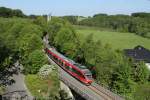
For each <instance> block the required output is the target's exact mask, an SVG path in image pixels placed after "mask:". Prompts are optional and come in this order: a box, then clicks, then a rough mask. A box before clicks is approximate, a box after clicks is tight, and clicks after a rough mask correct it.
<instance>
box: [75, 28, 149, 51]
mask: <svg viewBox="0 0 150 100" xmlns="http://www.w3.org/2000/svg"><path fill="white" fill-rule="evenodd" d="M75 28H76V30H77V33H78V35H79V38H80V40H81V41H83V40H84V39H85V37H86V36H87V35H89V34H93V38H94V40H95V41H97V40H100V41H101V42H102V44H110V45H111V47H112V48H113V49H120V50H122V49H128V48H134V47H135V46H137V45H141V46H144V47H145V48H148V49H150V39H147V38H143V37H141V36H138V35H135V34H134V33H123V32H122V33H121V32H114V31H112V30H109V31H106V29H98V28H94V27H82V26H81V27H79V26H75Z"/></svg>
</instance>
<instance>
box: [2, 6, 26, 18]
mask: <svg viewBox="0 0 150 100" xmlns="http://www.w3.org/2000/svg"><path fill="white" fill-rule="evenodd" d="M0 17H6V18H8V17H26V15H25V14H24V13H23V12H22V11H21V10H19V9H10V8H6V7H0Z"/></svg>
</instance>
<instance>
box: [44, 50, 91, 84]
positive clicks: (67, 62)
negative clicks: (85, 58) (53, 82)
mask: <svg viewBox="0 0 150 100" xmlns="http://www.w3.org/2000/svg"><path fill="white" fill-rule="evenodd" d="M45 52H46V53H47V54H48V56H49V57H50V58H51V59H52V60H53V61H54V62H55V63H57V64H58V65H59V66H60V67H62V68H63V69H64V70H66V71H67V72H68V73H69V74H71V75H72V76H73V77H75V78H76V79H78V80H79V81H81V82H82V83H84V84H86V85H90V84H91V83H92V82H93V78H92V74H91V72H90V71H89V70H88V69H87V68H86V67H85V66H83V65H81V64H78V63H75V62H74V61H73V60H71V59H68V58H67V57H65V56H63V55H62V54H60V53H58V52H57V51H56V50H55V49H53V48H46V49H45Z"/></svg>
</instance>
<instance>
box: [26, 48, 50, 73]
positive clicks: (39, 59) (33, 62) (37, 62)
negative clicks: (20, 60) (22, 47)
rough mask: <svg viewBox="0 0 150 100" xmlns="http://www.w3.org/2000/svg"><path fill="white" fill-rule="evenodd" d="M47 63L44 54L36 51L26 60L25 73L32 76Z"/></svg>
mask: <svg viewBox="0 0 150 100" xmlns="http://www.w3.org/2000/svg"><path fill="white" fill-rule="evenodd" d="M46 63H48V61H47V58H46V56H45V55H44V53H43V52H42V51H41V50H35V51H33V52H31V53H30V54H29V56H28V58H27V59H26V64H25V71H26V72H27V73H30V74H36V73H37V72H38V71H39V69H40V68H41V67H42V66H43V65H45V64H46Z"/></svg>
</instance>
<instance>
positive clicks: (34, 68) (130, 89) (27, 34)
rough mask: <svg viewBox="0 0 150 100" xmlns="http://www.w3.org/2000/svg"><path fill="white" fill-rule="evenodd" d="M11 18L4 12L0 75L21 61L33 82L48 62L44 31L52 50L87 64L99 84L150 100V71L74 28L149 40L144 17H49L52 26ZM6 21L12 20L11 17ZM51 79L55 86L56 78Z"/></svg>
mask: <svg viewBox="0 0 150 100" xmlns="http://www.w3.org/2000/svg"><path fill="white" fill-rule="evenodd" d="M12 11H13V10H12ZM0 12H3V13H4V12H7V10H4V11H3V9H2V11H0ZM11 14H12V13H11ZM11 14H10V13H9V12H8V14H7V15H4V16H1V18H0V27H1V28H0V34H1V35H0V57H1V59H0V70H1V71H3V70H5V69H6V68H7V67H11V65H12V64H13V62H15V61H14V60H19V61H20V62H21V63H22V64H23V66H24V73H25V74H26V75H28V76H29V77H30V78H31V79H34V78H35V77H34V75H35V74H37V73H38V71H39V69H40V68H41V66H43V65H44V64H47V63H48V61H47V58H46V56H45V55H44V53H43V52H42V49H43V48H44V46H43V43H42V37H43V35H44V34H43V33H45V32H46V33H48V34H49V43H50V45H53V46H54V47H56V49H57V50H58V51H59V52H61V53H62V54H64V55H65V56H67V57H69V58H71V59H73V60H75V61H76V62H79V63H81V64H83V65H86V66H87V67H88V68H89V69H90V70H91V72H92V73H93V77H95V80H96V82H97V83H98V84H100V85H103V86H104V87H105V88H107V89H109V90H111V91H113V92H114V93H117V94H120V95H121V96H123V97H124V98H126V99H127V100H144V99H149V98H150V95H149V91H150V85H149V84H150V72H149V70H148V69H147V67H146V66H145V64H144V62H139V63H137V64H134V60H133V59H131V58H127V57H126V56H125V55H124V53H123V52H122V51H121V50H113V49H112V46H111V45H109V44H103V41H101V40H97V41H94V39H93V34H89V35H87V36H86V38H85V39H84V40H83V41H81V40H80V39H79V35H78V34H77V31H76V29H75V28H74V26H73V25H72V24H79V25H86V26H95V27H103V28H106V29H109V28H110V29H113V30H115V31H121V32H131V34H132V33H134V34H137V35H140V36H142V37H146V38H149V35H148V34H149V32H150V31H149V29H150V28H149V27H150V23H149V22H150V20H149V19H148V18H147V14H146V15H145V13H142V14H141V13H134V14H132V16H124V15H113V16H109V15H106V14H98V15H94V16H93V17H89V18H87V19H83V20H81V21H77V22H72V20H68V17H65V18H63V17H56V16H53V17H52V19H51V21H49V22H47V20H46V19H45V17H43V16H38V17H36V18H34V19H31V18H30V17H26V18H22V16H21V17H20V15H19V16H16V15H14V14H12V15H11ZM23 15H24V14H23ZM10 16H15V17H13V18H9V17H10ZM3 17H5V18H3ZM71 17H72V16H71ZM139 23H140V24H139ZM55 78H56V79H55V81H56V80H57V76H56V77H55ZM57 81H58V80H57ZM57 81H56V83H55V86H54V87H56V88H57V87H58V85H59V83H58V82H57ZM29 82H31V81H30V80H29ZM56 84H57V85H56ZM38 85H39V84H38ZM56 92H58V89H56ZM53 100H54V99H53Z"/></svg>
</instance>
